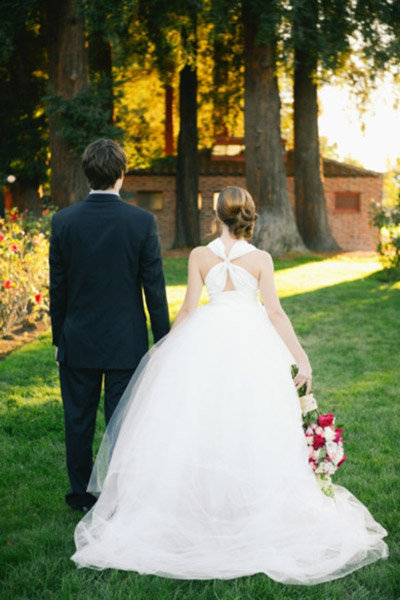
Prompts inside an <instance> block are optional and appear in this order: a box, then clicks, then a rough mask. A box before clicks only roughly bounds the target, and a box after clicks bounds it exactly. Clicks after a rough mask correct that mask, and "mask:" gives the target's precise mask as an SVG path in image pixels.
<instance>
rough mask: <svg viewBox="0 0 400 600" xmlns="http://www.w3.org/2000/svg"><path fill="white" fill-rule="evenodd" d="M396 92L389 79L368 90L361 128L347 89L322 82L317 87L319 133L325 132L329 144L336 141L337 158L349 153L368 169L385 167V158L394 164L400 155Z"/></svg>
mask: <svg viewBox="0 0 400 600" xmlns="http://www.w3.org/2000/svg"><path fill="white" fill-rule="evenodd" d="M399 93H400V89H399V90H397V96H399ZM395 96H396V93H395V90H394V88H393V85H392V84H391V83H389V82H388V81H383V82H382V83H381V84H380V85H379V88H378V90H376V91H374V92H372V93H371V98H370V102H369V106H368V109H367V111H366V113H365V114H364V116H363V120H364V124H365V130H364V131H363V130H362V127H361V118H360V113H359V111H358V110H357V108H356V107H355V103H354V101H353V99H352V97H351V94H350V89H349V88H348V87H347V88H346V87H338V86H331V85H324V86H323V87H322V88H321V89H320V91H319V103H320V108H321V114H320V117H319V134H320V136H326V137H327V138H328V141H329V144H332V143H334V142H336V143H337V146H338V147H337V152H338V154H339V155H340V159H342V160H343V159H344V157H345V156H346V155H349V154H350V155H351V156H352V157H353V158H356V159H357V160H359V161H360V162H361V163H362V165H363V166H364V167H365V168H367V169H372V170H374V171H386V170H387V169H388V161H390V162H391V164H394V162H395V160H396V158H400V107H399V108H396V107H394V106H393V105H394V101H395Z"/></svg>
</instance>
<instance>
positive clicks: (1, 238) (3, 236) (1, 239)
mask: <svg viewBox="0 0 400 600" xmlns="http://www.w3.org/2000/svg"><path fill="white" fill-rule="evenodd" d="M5 237H6V236H5V235H4V233H3V232H2V231H0V242H2V241H3V240H4V238H5Z"/></svg>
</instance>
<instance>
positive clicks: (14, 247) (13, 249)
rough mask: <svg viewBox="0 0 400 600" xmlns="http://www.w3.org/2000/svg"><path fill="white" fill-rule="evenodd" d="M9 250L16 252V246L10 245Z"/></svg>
mask: <svg viewBox="0 0 400 600" xmlns="http://www.w3.org/2000/svg"><path fill="white" fill-rule="evenodd" d="M10 248H11V250H12V251H13V252H18V246H17V245H16V244H11V246H10Z"/></svg>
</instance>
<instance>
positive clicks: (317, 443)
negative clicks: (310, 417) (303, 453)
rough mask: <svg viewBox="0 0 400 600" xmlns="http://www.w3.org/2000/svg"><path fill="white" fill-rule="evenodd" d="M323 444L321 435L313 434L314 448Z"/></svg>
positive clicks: (323, 439)
mask: <svg viewBox="0 0 400 600" xmlns="http://www.w3.org/2000/svg"><path fill="white" fill-rule="evenodd" d="M323 446H325V438H324V437H323V436H322V435H318V433H317V435H315V436H314V441H313V447H314V450H318V448H322V447H323Z"/></svg>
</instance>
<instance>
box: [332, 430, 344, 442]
mask: <svg viewBox="0 0 400 600" xmlns="http://www.w3.org/2000/svg"><path fill="white" fill-rule="evenodd" d="M342 433H343V429H341V428H340V427H338V428H337V429H336V430H335V438H334V440H333V441H334V442H336V443H338V441H339V440H340V438H341V435H342Z"/></svg>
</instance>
